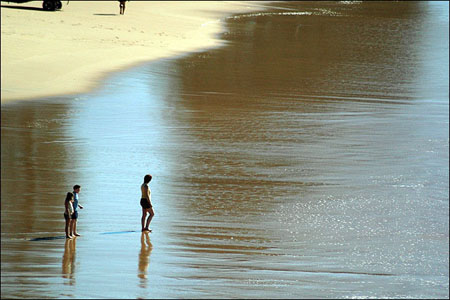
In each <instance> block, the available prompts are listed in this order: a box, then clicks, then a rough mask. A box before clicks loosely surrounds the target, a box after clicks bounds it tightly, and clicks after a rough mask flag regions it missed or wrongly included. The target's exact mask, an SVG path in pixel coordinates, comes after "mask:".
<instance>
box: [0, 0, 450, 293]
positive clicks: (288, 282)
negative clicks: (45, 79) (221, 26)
mask: <svg viewBox="0 0 450 300" xmlns="http://www.w3.org/2000/svg"><path fill="white" fill-rule="evenodd" d="M274 6H276V8H274V9H271V10H268V11H267V12H264V13H259V14H247V15H240V16H236V17H232V18H229V19H228V20H227V26H228V27H227V28H228V29H227V32H226V33H225V34H224V35H223V36H222V37H223V39H224V40H225V41H226V46H225V47H222V48H219V49H215V50H210V51H208V52H202V53H195V54H192V55H187V56H185V57H181V58H178V59H174V60H163V61H158V62H154V63H149V64H146V65H143V66H140V67H137V68H133V69H131V70H127V71H124V72H120V73H117V74H114V75H112V76H111V77H110V78H108V79H107V80H106V81H104V82H102V83H101V87H100V88H99V89H98V90H96V91H94V92H92V93H89V94H83V95H78V96H76V97H60V98H53V99H43V100H42V101H33V102H23V103H18V104H14V105H3V106H2V121H1V122H2V124H1V127H2V141H1V143H2V150H1V151H2V156H1V162H2V167H1V172H2V173H1V175H2V177H1V197H2V201H1V217H2V219H1V226H2V228H1V234H2V240H1V247H2V249H1V250H2V251H1V262H2V264H1V272H2V278H1V284H2V297H4V298H31V297H43V298H44V297H45V298H353V297H357V298H368V297H376V298H383V297H389V298H412V297H414V298H416V297H417V298H446V297H448V296H449V292H448V291H449V290H448V283H449V280H448V275H449V272H448V270H449V268H448V256H449V247H448V242H449V234H448V233H449V226H448V217H449V215H448V208H449V207H448V199H449V197H448V190H449V189H448V179H449V178H448V153H449V152H448V142H449V139H448V137H449V135H448V119H449V118H448V73H449V72H448V3H443V2H387V3H386V2H382V3H377V2H369V3H362V2H346V1H344V2H312V3H310V2H293V3H292V2H288V3H276V5H274ZM146 173H151V174H152V175H153V180H152V182H151V183H150V187H151V189H152V197H153V202H154V205H155V211H156V216H155V218H154V221H153V222H152V227H153V232H152V233H151V234H149V235H148V236H147V235H145V234H141V233H140V232H138V230H139V226H140V223H139V222H140V207H139V197H140V190H139V186H140V184H141V181H142V178H143V175H145V174H146ZM74 184H80V185H81V186H82V191H81V194H80V203H81V204H82V205H84V207H85V209H83V210H81V211H80V219H79V225H78V226H79V231H80V232H81V233H82V234H83V236H81V237H79V238H77V239H76V240H73V241H65V240H64V239H50V240H47V239H44V240H43V239H39V238H42V237H57V236H60V235H61V234H62V232H63V230H62V229H63V226H64V219H63V217H62V213H63V199H64V196H65V193H66V192H67V191H70V189H71V187H72V186H73V185H74ZM130 231H135V232H130ZM105 233H107V234H105ZM32 239H35V240H34V241H32ZM36 239H37V240H36Z"/></svg>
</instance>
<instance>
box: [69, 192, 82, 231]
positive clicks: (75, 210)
mask: <svg viewBox="0 0 450 300" xmlns="http://www.w3.org/2000/svg"><path fill="white" fill-rule="evenodd" d="M80 191H81V186H79V185H78V184H76V185H74V186H73V214H72V231H71V235H72V236H80V235H81V234H79V233H78V232H77V220H78V208H80V209H83V206H81V205H80V204H79V203H78V194H79V193H80Z"/></svg>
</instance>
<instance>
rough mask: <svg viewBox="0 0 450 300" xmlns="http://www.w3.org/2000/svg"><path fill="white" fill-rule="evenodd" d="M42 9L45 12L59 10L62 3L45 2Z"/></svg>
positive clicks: (55, 0) (54, 1) (56, 1)
mask: <svg viewBox="0 0 450 300" xmlns="http://www.w3.org/2000/svg"><path fill="white" fill-rule="evenodd" d="M42 8H43V9H44V10H57V9H61V8H62V3H61V1H59V0H44V2H43V3H42Z"/></svg>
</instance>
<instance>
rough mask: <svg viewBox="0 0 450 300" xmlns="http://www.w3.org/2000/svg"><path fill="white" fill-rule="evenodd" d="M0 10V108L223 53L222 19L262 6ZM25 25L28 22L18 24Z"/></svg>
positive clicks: (29, 6) (135, 4)
mask: <svg viewBox="0 0 450 300" xmlns="http://www.w3.org/2000/svg"><path fill="white" fill-rule="evenodd" d="M6 3H7V2H2V5H1V104H2V105H3V104H6V103H12V102H15V101H22V100H34V99H39V98H44V97H55V96H63V95H72V94H80V93H85V92H88V91H90V90H92V89H94V88H95V87H97V86H98V85H99V83H100V82H101V81H102V80H103V79H104V78H105V77H106V76H108V75H109V74H110V73H112V72H116V71H120V70H124V69H128V68H130V67H133V66H137V65H139V64H141V63H145V62H150V61H154V60H158V59H162V58H170V57H176V56H180V55H184V54H188V53H192V52H196V51H202V50H206V49H210V48H214V47H218V46H220V45H222V41H221V40H220V39H218V38H217V36H218V34H219V33H221V32H223V30H224V28H225V27H224V24H223V20H224V18H225V17H228V16H231V15H233V14H237V13H246V12H256V11H262V10H264V9H265V8H266V6H265V4H267V3H268V2H262V1H261V2H260V1H256V2H245V1H237V2H234V1H230V2H224V1H207V2H203V1H198V2H197V1H194V2H192V1H190V2H189V1H182V2H178V1H176V2H170V1H160V2H154V1H152V2H147V1H142V2H141V1H130V2H127V4H126V10H125V14H124V15H120V14H119V5H118V3H117V1H108V2H106V1H98V2H96V1H94V2H81V1H75V2H70V3H69V4H67V3H66V2H63V8H62V9H61V10H60V11H54V12H47V11H43V10H41V5H42V2H41V1H36V2H27V3H23V4H15V3H8V4H6ZM24 20H26V22H25V21H24Z"/></svg>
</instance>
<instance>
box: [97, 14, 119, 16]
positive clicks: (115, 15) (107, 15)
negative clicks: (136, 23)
mask: <svg viewBox="0 0 450 300" xmlns="http://www.w3.org/2000/svg"><path fill="white" fill-rule="evenodd" d="M93 15H94V16H103V17H107V16H117V14H93Z"/></svg>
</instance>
